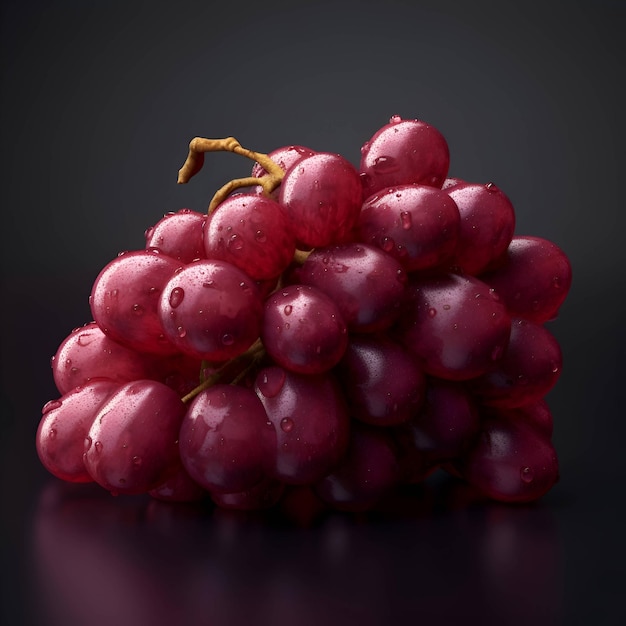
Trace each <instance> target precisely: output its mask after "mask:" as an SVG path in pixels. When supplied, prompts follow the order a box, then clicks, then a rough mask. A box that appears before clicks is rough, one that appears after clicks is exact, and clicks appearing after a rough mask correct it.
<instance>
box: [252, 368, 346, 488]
mask: <svg viewBox="0 0 626 626" xmlns="http://www.w3.org/2000/svg"><path fill="white" fill-rule="evenodd" d="M254 388H255V391H256V393H257V395H258V397H259V399H260V400H261V402H262V403H263V406H264V407H265V412H266V413H267V416H268V419H269V421H270V422H271V423H272V424H273V425H274V428H275V429H276V437H277V442H276V462H275V465H274V469H273V473H272V474H273V476H274V478H276V479H278V480H280V481H283V482H285V483H287V484H292V485H306V484H311V483H313V482H316V481H318V480H320V479H321V478H323V477H324V476H325V475H326V474H328V473H329V472H330V471H331V470H332V469H333V467H334V466H335V465H336V464H337V463H338V462H339V460H340V459H341V458H342V456H343V454H344V452H345V450H346V447H347V444H348V437H349V430H350V418H349V417H348V411H347V407H346V404H345V400H344V398H343V395H342V393H341V390H340V388H339V386H338V384H337V383H336V381H335V379H334V378H333V377H332V376H331V375H330V374H316V375H308V376H306V375H303V374H296V373H293V372H290V371H288V370H285V369H283V368H281V367H266V368H263V369H262V370H261V371H260V372H259V373H258V375H257V377H256V381H255V385H254Z"/></svg>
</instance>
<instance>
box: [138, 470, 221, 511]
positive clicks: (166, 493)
mask: <svg viewBox="0 0 626 626" xmlns="http://www.w3.org/2000/svg"><path fill="white" fill-rule="evenodd" d="M148 493H149V494H150V495H151V496H152V497H153V498H155V499H156V500H162V501H164V502H199V501H201V500H205V499H206V498H207V497H208V495H209V494H208V493H207V491H206V490H205V489H203V488H202V487H200V485H198V483H197V482H195V481H194V480H193V479H192V478H191V476H189V474H188V473H187V471H186V470H185V468H184V467H183V465H182V463H179V466H178V468H177V469H176V472H175V473H174V474H173V475H172V476H171V477H170V478H168V479H167V480H166V481H165V482H164V483H163V484H161V485H159V486H158V487H155V488H154V489H150V490H149V491H148Z"/></svg>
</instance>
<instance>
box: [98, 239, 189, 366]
mask: <svg viewBox="0 0 626 626" xmlns="http://www.w3.org/2000/svg"><path fill="white" fill-rule="evenodd" d="M179 267H180V262H179V261H176V260H175V259H172V258H171V257H168V256H166V255H164V254H159V253H157V252H156V251H146V250H138V251H135V252H127V253H125V254H122V255H121V256H118V257H117V258H116V259H114V260H113V261H111V262H110V263H109V264H108V265H106V266H105V267H104V269H103V270H102V271H101V272H100V274H99V275H98V277H97V278H96V281H95V283H94V285H93V289H92V291H91V296H90V298H89V302H90V306H91V313H92V315H93V318H94V320H95V321H96V322H97V324H98V326H99V327H100V328H101V329H102V331H103V332H104V334H105V335H107V336H108V337H110V338H111V339H113V341H117V342H119V343H121V344H123V345H125V346H127V347H129V348H132V349H133V350H137V351H140V352H150V353H156V354H173V353H175V352H176V348H175V347H174V346H173V345H172V344H171V343H170V342H169V341H168V340H167V339H166V338H165V335H164V333H163V328H162V326H161V321H160V319H159V315H158V311H157V309H158V303H159V297H160V295H161V291H162V289H163V287H164V285H165V283H166V282H167V281H168V280H169V279H170V277H171V276H172V275H173V274H174V272H175V271H176V270H177V269H178V268H179Z"/></svg>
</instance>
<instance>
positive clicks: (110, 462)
mask: <svg viewBox="0 0 626 626" xmlns="http://www.w3.org/2000/svg"><path fill="white" fill-rule="evenodd" d="M185 411H186V406H185V404H184V403H183V402H182V401H181V400H180V398H179V397H178V395H177V394H176V393H175V392H174V391H172V389H170V388H169V387H167V386H166V385H164V384H163V383H159V382H157V381H154V380H138V381H134V382H132V383H127V384H125V385H122V386H121V387H120V388H119V389H118V390H117V391H116V392H115V393H113V395H111V396H110V397H109V398H108V400H107V401H106V402H105V403H104V404H103V405H102V406H101V407H100V410H99V411H98V413H97V414H96V416H95V419H94V421H93V423H92V425H91V428H90V429H89V434H88V435H87V438H86V440H85V453H84V457H83V458H84V461H85V467H86V468H87V471H88V472H89V474H90V475H91V477H92V478H93V479H94V480H95V481H96V482H97V483H98V484H99V485H101V486H102V487H104V488H105V489H107V490H109V491H110V492H112V493H113V494H118V493H127V494H138V493H145V492H148V491H150V490H151V489H156V488H157V487H159V486H160V485H162V484H163V483H164V482H166V481H167V480H168V479H170V478H171V477H172V476H173V475H174V474H175V473H176V471H177V469H178V466H179V464H180V457H179V453H178V433H179V430H180V425H181V422H182V420H183V417H184V415H185Z"/></svg>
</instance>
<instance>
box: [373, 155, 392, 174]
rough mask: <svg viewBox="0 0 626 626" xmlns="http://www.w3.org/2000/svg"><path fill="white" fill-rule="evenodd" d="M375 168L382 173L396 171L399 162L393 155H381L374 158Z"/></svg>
mask: <svg viewBox="0 0 626 626" xmlns="http://www.w3.org/2000/svg"><path fill="white" fill-rule="evenodd" d="M374 168H375V169H376V171H377V172H379V173H381V174H386V173H389V172H395V171H396V170H397V169H398V163H397V161H396V159H395V158H394V157H392V156H379V157H376V158H375V159H374Z"/></svg>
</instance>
